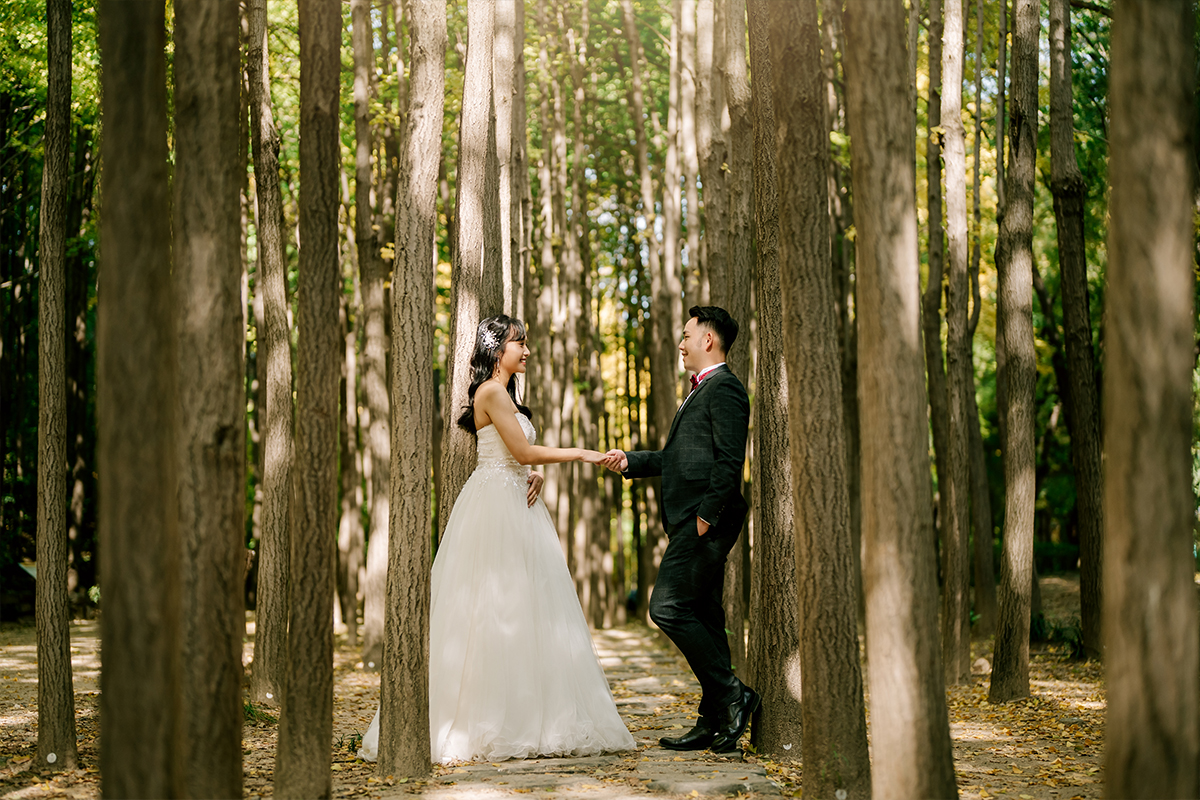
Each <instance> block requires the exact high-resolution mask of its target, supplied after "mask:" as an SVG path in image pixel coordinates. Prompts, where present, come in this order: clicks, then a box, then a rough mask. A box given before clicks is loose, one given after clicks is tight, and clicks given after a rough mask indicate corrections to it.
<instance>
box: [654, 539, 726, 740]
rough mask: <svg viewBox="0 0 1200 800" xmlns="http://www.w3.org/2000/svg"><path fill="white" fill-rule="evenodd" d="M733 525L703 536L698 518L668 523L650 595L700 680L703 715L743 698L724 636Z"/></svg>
mask: <svg viewBox="0 0 1200 800" xmlns="http://www.w3.org/2000/svg"><path fill="white" fill-rule="evenodd" d="M740 532H741V525H740V524H739V525H738V527H737V528H736V529H734V530H729V529H728V528H726V529H722V528H721V527H720V526H713V527H711V528H710V529H709V530H708V532H707V533H705V534H704V535H703V536H701V535H700V534H699V532H698V531H697V529H696V518H695V517H694V516H691V517H688V518H686V519H685V520H684V521H683V522H681V523H679V524H676V525H671V526H669V527H668V528H667V537H668V540H669V541H668V542H667V549H666V552H664V553H663V558H662V564H661V565H660V566H659V568H658V579H657V580H656V581H655V582H654V592H653V593H652V594H651V595H650V618H651V619H652V620H654V624H656V625H658V627H660V628H662V630H663V632H664V633H666V634H667V636H669V637H670V638H671V641H672V642H674V643H675V645H676V646H677V647H678V648H679V650H680V651H681V652H682V653H683V655H684V657H685V658H686V659H687V661H688V665H689V666H690V667H691V668H692V672H694V673H695V674H696V678H697V679H698V680H699V681H700V688H701V690H702V691H703V696H702V697H701V700H700V716H702V717H708V716H714V715H716V714H717V713H718V712H719V711H720V710H721V709H723V708H725V707H726V706H728V705H729V704H730V703H733V702H734V701H736V700H738V699H740V698H741V691H742V682H741V681H740V680H738V678H737V677H736V676H735V675H734V674H733V668H732V666H731V659H730V654H729V640H728V639H727V638H726V635H725V608H724V606H723V605H722V602H721V600H722V587H723V586H724V583H725V559H726V557H727V556H728V555H729V551H730V550H732V549H733V545H734V543H735V542H737V537H738V534H739V533H740Z"/></svg>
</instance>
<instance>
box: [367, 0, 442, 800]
mask: <svg viewBox="0 0 1200 800" xmlns="http://www.w3.org/2000/svg"><path fill="white" fill-rule="evenodd" d="M438 6H439V4H435V3H416V4H414V5H413V7H412V17H411V24H412V27H411V31H412V33H411V38H412V99H413V102H412V104H411V106H410V110H409V115H408V120H407V127H406V131H405V136H404V151H403V153H402V155H401V165H400V169H399V172H398V175H399V183H398V187H397V195H396V262H395V271H394V273H393V278H392V330H395V331H401V330H403V331H411V332H414V335H413V336H412V337H410V338H409V339H408V340H407V341H405V342H403V343H401V342H400V340H399V338H398V337H397V339H396V340H394V344H393V353H392V401H393V409H394V411H395V414H394V415H393V417H392V431H391V433H392V448H391V454H392V471H391V474H392V476H393V481H392V493H393V494H392V499H393V503H392V520H391V524H392V535H391V538H390V543H391V549H390V551H389V553H388V561H389V570H388V576H389V577H388V586H387V601H388V602H387V624H386V626H385V627H386V636H385V641H386V645H385V649H384V661H383V675H382V679H381V692H382V700H381V705H380V737H379V774H380V775H381V776H385V775H404V776H408V777H414V778H422V777H425V776H426V775H428V774H429V769H430V764H429V563H430V548H429V543H430V537H429V510H430V509H429V488H430V487H429V472H430V464H431V462H432V459H433V416H434V386H433V375H432V373H431V372H430V371H429V369H428V367H427V364H426V359H423V358H413V357H412V355H413V353H422V352H423V353H426V354H431V353H432V352H433V347H434V343H433V309H434V301H435V299H436V298H435V294H434V271H433V268H432V267H433V263H434V262H433V258H434V234H435V233H436V229H437V168H436V164H437V154H438V152H439V151H440V149H441V133H442V110H443V104H444V85H445V71H444V65H445V61H446V38H447V37H446V13H445V8H444V7H441V8H439V7H438Z"/></svg>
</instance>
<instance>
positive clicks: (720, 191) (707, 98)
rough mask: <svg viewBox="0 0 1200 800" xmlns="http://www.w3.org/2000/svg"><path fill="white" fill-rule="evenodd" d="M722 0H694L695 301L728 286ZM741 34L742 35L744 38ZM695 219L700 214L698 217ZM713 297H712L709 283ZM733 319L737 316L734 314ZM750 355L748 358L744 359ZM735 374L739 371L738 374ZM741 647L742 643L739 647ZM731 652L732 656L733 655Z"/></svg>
mask: <svg viewBox="0 0 1200 800" xmlns="http://www.w3.org/2000/svg"><path fill="white" fill-rule="evenodd" d="M724 6H725V3H724V2H721V3H718V2H717V0H697V7H696V150H697V155H698V156H699V158H700V183H701V185H702V186H703V187H704V230H703V233H704V240H703V244H702V245H701V247H702V251H701V252H702V255H701V258H700V303H701V305H709V304H713V305H719V306H722V307H723V308H725V309H726V310H727V311H731V309H729V308H728V306H727V305H725V303H726V300H725V298H727V297H728V296H729V295H728V291H729V286H728V277H727V273H728V266H727V264H726V259H727V257H728V246H729V235H728V228H729V200H730V198H729V189H728V188H727V183H728V178H727V175H726V173H727V171H728V170H729V166H730V165H729V158H730V156H729V141H728V138H727V136H726V130H725V124H726V123H725V119H726V116H727V114H728V112H729V108H728V105H727V103H726V100H725V85H724V81H723V80H722V72H723V71H724V70H725V69H726V68H727V64H726V58H725V15H726V11H727V9H726V8H725V7H724ZM744 38H745V37H744V35H743V39H744ZM697 219H699V217H697ZM714 284H715V285H716V287H717V288H716V290H715V291H716V292H717V295H716V296H717V297H720V298H722V299H721V300H720V302H718V301H717V300H715V299H713V298H714V295H713V291H714V289H713V286H714ZM734 319H738V317H734ZM747 360H749V359H747ZM739 377H741V376H740V375H739ZM741 649H744V646H743V647H742V648H741ZM736 657H737V656H736V655H735V659H736Z"/></svg>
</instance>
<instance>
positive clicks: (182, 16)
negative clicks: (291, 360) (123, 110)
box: [105, 0, 246, 797]
mask: <svg viewBox="0 0 1200 800" xmlns="http://www.w3.org/2000/svg"><path fill="white" fill-rule="evenodd" d="M174 8H175V127H174V130H175V179H174V190H175V200H174V213H175V220H174V222H175V227H174V236H173V245H172V249H173V251H174V254H175V270H174V275H175V296H176V301H177V302H178V304H179V305H178V313H177V314H176V320H177V332H178V335H179V345H178V346H179V366H178V373H177V374H178V378H177V381H178V386H179V398H180V410H179V423H180V426H179V429H178V434H177V435H178V440H177V441H178V445H177V446H178V457H179V530H180V538H181V542H182V547H183V561H184V569H183V570H182V572H181V578H182V591H183V598H182V608H183V613H182V622H183V633H184V643H183V653H182V664H183V697H184V718H185V719H186V721H187V722H186V725H187V730H186V733H185V737H186V738H185V742H186V745H185V747H184V750H183V752H184V753H185V754H186V755H185V756H184V758H185V759H186V762H185V765H184V769H185V775H184V780H185V781H186V783H187V787H188V792H189V795H190V796H193V797H236V796H238V795H240V794H241V792H242V638H243V637H244V636H245V634H246V618H245V611H244V608H245V606H244V603H243V600H242V590H243V581H244V569H245V568H244V561H245V555H244V545H243V541H244V537H245V528H246V524H245V514H246V497H245V492H246V488H245V480H246V477H245V460H246V445H245V416H246V400H245V394H244V388H243V385H242V376H243V366H242V347H243V343H244V342H245V338H246V337H245V323H244V321H243V318H242V314H243V311H242V297H241V273H242V270H241V266H242V258H241V255H240V249H241V208H240V199H239V198H240V189H241V183H242V179H241V174H240V172H241V171H244V169H245V162H244V161H240V160H239V158H238V144H237V142H238V137H239V136H240V135H241V129H240V125H239V119H238V114H239V112H240V110H241V102H240V97H239V80H240V76H239V69H240V67H239V58H238V44H239V42H238V36H239V31H240V26H239V20H238V9H237V6H236V5H234V4H231V3H228V2H223V1H222V0H175V4H174ZM107 280H108V279H107V276H106V278H105V281H106V283H107ZM107 288H108V287H107V285H106V286H105V289H106V290H107Z"/></svg>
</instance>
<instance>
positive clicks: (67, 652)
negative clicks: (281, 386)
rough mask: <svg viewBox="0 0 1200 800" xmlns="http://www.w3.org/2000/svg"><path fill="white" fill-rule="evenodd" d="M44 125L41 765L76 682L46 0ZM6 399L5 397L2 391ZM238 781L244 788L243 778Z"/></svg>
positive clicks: (58, 112) (58, 122)
mask: <svg viewBox="0 0 1200 800" xmlns="http://www.w3.org/2000/svg"><path fill="white" fill-rule="evenodd" d="M46 56H47V65H46V66H47V86H46V128H45V137H44V139H43V147H44V153H45V162H44V165H43V167H42V203H41V211H40V214H39V221H40V223H41V229H40V231H39V237H38V238H39V242H38V269H39V273H38V425H37V430H38V474H37V488H38V492H37V563H38V565H39V570H38V571H39V572H40V573H41V574H40V575H39V576H38V580H37V587H36V590H35V597H34V603H35V607H36V614H37V670H38V675H37V688H38V697H37V709H38V725H37V729H38V743H37V768H38V769H44V770H47V771H58V770H62V769H75V765H76V763H77V760H78V748H77V745H76V737H75V690H74V688H73V686H72V682H71V615H70V608H69V605H68V598H67V470H66V468H67V376H66V356H67V345H66V315H67V307H66V260H67V196H68V187H69V186H70V179H69V175H68V174H67V168H68V165H69V161H68V157H69V155H70V149H71V4H70V2H69V0H47V2H46ZM5 400H6V402H7V398H6V399H5ZM239 791H240V788H239Z"/></svg>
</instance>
